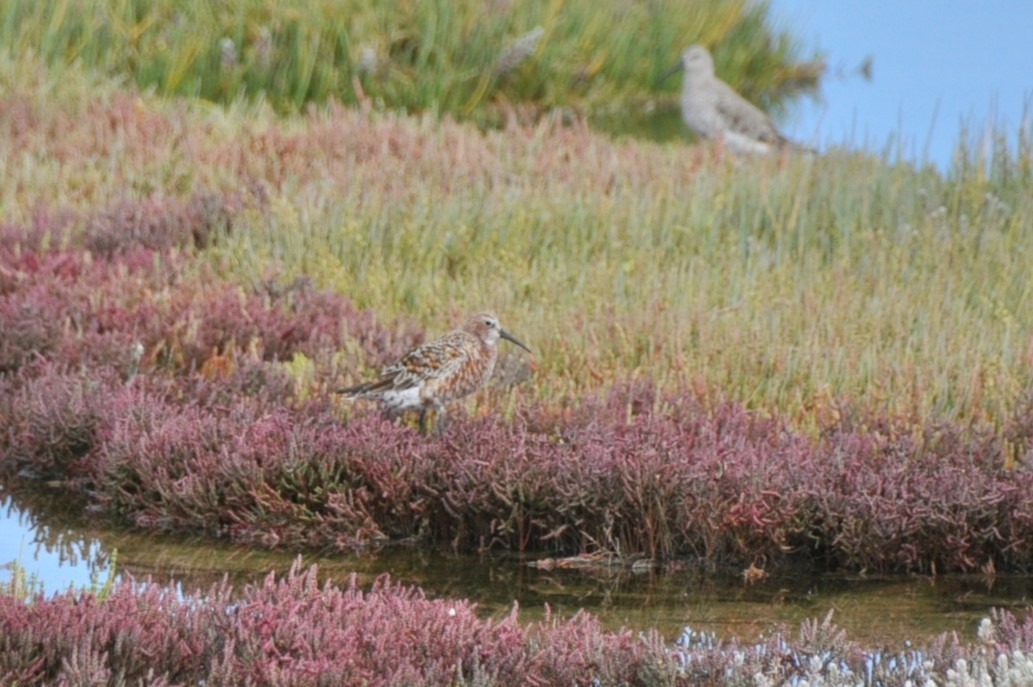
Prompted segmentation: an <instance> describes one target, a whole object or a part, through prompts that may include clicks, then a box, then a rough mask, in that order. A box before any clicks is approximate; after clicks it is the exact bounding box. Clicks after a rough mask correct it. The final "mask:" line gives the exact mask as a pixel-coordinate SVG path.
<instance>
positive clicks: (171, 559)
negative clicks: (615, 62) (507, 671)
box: [0, 486, 1033, 645]
mask: <svg viewBox="0 0 1033 687" xmlns="http://www.w3.org/2000/svg"><path fill="white" fill-rule="evenodd" d="M80 511H81V509H80V508H79V507H78V506H77V505H76V504H74V503H69V502H68V501H67V499H64V498H62V497H61V496H54V497H52V498H48V497H46V496H42V497H41V496H40V495H38V494H29V493H24V492H10V491H5V490H4V489H3V487H2V486H0V566H2V567H0V583H6V582H7V581H9V580H10V577H11V570H12V566H11V565H10V564H11V563H12V562H15V561H16V562H17V563H18V565H20V566H21V567H22V568H23V569H24V570H25V571H26V572H27V573H28V574H29V575H30V576H34V577H35V578H36V579H37V580H38V581H39V582H40V583H41V584H42V585H43V587H44V589H45V590H46V591H48V592H53V591H58V590H63V589H65V588H67V587H68V586H69V585H73V586H75V587H83V586H87V585H89V584H90V583H91V580H92V581H103V580H104V579H106V577H107V576H108V571H109V566H110V564H111V558H112V553H113V552H114V551H116V550H117V556H116V558H117V562H116V564H115V568H116V571H117V573H118V574H119V575H123V574H125V573H129V574H132V575H133V576H134V577H135V578H137V579H143V578H145V577H148V576H150V577H151V578H153V579H154V580H156V581H160V582H162V583H167V584H172V585H175V586H176V587H178V588H180V589H182V590H184V591H190V590H196V589H204V588H207V587H208V586H209V585H211V584H213V583H214V582H217V581H218V580H220V579H221V578H222V576H223V574H227V575H229V577H230V579H231V580H232V581H234V582H237V583H243V582H248V581H253V580H259V579H261V578H262V577H264V576H265V575H266V574H268V572H269V571H277V572H284V571H286V570H287V569H288V568H289V567H290V565H291V564H292V562H293V561H294V559H295V556H294V555H293V554H291V553H287V552H280V551H267V550H264V549H258V548H253V547H246V546H235V545H229V544H223V543H218V542H212V541H211V540H207V539H205V540H199V539H192V538H187V537H182V536H173V535H156V534H153V533H144V532H138V531H128V530H115V529H112V528H108V527H106V526H103V525H98V524H97V523H96V522H93V521H91V520H90V519H88V518H85V517H83V516H82V514H81V512H80ZM303 561H304V562H305V563H306V564H309V563H318V564H319V568H320V577H321V578H326V577H329V578H331V579H335V580H340V581H344V580H347V578H348V576H349V575H351V574H352V573H355V574H356V575H357V576H358V579H359V581H360V583H362V584H368V583H369V582H371V581H372V580H373V579H374V578H376V577H377V576H378V575H381V574H383V573H390V574H391V577H392V579H394V580H396V581H399V582H404V583H407V584H415V585H418V586H420V587H422V588H423V589H424V590H425V591H426V593H427V594H428V596H430V597H434V598H443V597H449V598H466V599H470V600H472V601H475V602H476V603H477V604H478V605H479V606H480V608H481V609H482V611H483V612H484V613H486V614H499V615H501V614H505V613H507V612H508V611H509V609H510V608H511V606H512V604H513V602H514V601H516V602H518V603H519V605H520V612H521V617H522V618H523V619H525V620H526V619H534V618H538V617H540V616H541V614H542V612H543V608H544V604H548V605H549V607H550V608H551V609H552V611H553V613H554V614H559V615H561V616H568V615H572V614H574V613H576V612H577V610H578V609H580V608H584V609H586V610H589V611H591V612H592V613H594V614H596V615H597V616H598V617H599V618H600V620H601V622H602V623H603V624H604V625H605V626H607V627H609V628H612V629H616V628H618V627H620V626H625V627H631V628H635V629H646V628H656V629H657V630H659V631H660V632H661V633H662V634H663V635H664V637H665V638H666V639H668V640H672V641H673V640H674V639H675V638H676V637H677V636H678V635H679V634H680V632H681V630H682V628H684V627H685V626H691V627H692V628H694V629H696V630H707V631H713V632H716V633H717V634H718V636H720V637H731V636H738V637H740V638H744V639H754V638H756V637H758V636H759V635H761V634H769V633H771V632H772V631H774V630H776V629H780V628H782V629H788V630H789V631H790V632H792V633H795V632H796V629H797V628H798V626H799V623H800V621H802V620H804V619H807V618H813V617H819V618H820V617H823V616H824V615H825V614H826V613H827V612H828V611H829V610H830V609H831V610H833V611H834V613H835V614H834V620H835V622H836V623H837V624H838V625H840V626H841V627H843V628H845V629H846V630H847V633H848V637H850V638H852V639H855V640H858V641H861V642H863V643H866V644H875V645H879V644H884V643H885V644H893V643H899V642H900V641H901V640H904V639H909V640H912V641H915V642H920V641H922V640H924V639H927V638H930V637H932V636H934V635H937V634H939V633H941V632H947V631H956V632H957V633H958V634H959V636H960V637H962V638H963V639H973V638H974V637H975V628H976V626H977V624H978V622H979V619H980V618H982V617H983V616H985V615H986V613H987V611H988V610H989V609H990V608H992V607H995V606H997V607H1007V608H1013V609H1018V610H1021V609H1024V608H1025V607H1026V606H1028V605H1029V604H1030V603H1033V601H1031V599H1033V578H1031V577H1020V576H1003V575H999V576H997V577H996V578H995V579H993V580H988V579H987V578H985V577H983V576H961V575H948V576H939V577H936V578H929V577H917V576H859V575H853V576H846V575H806V574H798V573H797V574H791V573H787V574H784V575H781V576H779V575H773V576H771V577H769V578H767V579H765V580H763V581H761V582H758V583H755V584H752V585H747V584H745V583H744V582H743V580H742V578H741V577H740V576H738V575H734V574H731V573H728V574H725V575H705V574H702V573H700V572H692V571H685V570H680V571H679V570H675V571H652V572H647V573H639V574H633V573H630V572H622V573H614V574H588V573H585V572H579V571H573V570H554V571H545V570H539V569H536V568H531V567H529V566H528V565H527V563H528V562H529V561H528V560H527V559H521V558H519V557H516V556H513V555H484V556H476V555H454V554H450V553H445V552H437V551H424V550H420V551H411V550H404V551H397V550H394V551H390V552H380V553H377V554H371V555H366V556H340V555H332V556H320V555H313V554H307V555H305V556H304V557H303Z"/></svg>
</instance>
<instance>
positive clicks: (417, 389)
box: [339, 312, 531, 433]
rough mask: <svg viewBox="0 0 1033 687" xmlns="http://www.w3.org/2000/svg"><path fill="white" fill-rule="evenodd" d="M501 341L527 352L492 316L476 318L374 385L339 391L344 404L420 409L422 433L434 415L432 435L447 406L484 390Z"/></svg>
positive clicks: (401, 362)
mask: <svg viewBox="0 0 1033 687" xmlns="http://www.w3.org/2000/svg"><path fill="white" fill-rule="evenodd" d="M499 339H505V340H506V341H512V342H513V343H515V344H516V345H517V346H520V347H521V348H523V349H524V350H525V351H527V352H528V353H530V352H531V349H530V348H528V347H527V346H525V345H524V344H523V343H522V342H521V341H520V340H518V339H517V338H516V337H514V336H513V335H512V334H510V333H509V332H507V331H506V330H505V329H503V328H502V327H501V326H500V325H499V319H498V318H497V317H495V314H494V313H491V312H482V313H480V314H478V315H474V316H473V317H471V318H470V319H468V320H467V321H466V323H465V324H463V326H462V327H460V328H459V329H455V330H453V331H450V332H449V333H447V334H445V335H444V336H442V337H440V338H438V339H434V340H433V341H428V342H427V343H424V344H421V345H419V346H417V347H416V348H414V349H413V350H411V351H409V352H408V353H406V354H405V355H404V356H402V358H401V359H400V360H399V361H398V362H396V363H393V364H391V365H388V366H387V367H385V368H383V369H382V370H381V371H380V377H379V378H377V379H375V380H373V381H372V382H364V383H362V384H356V385H355V386H349V387H345V388H343V389H339V393H342V394H344V396H345V397H346V398H349V399H358V398H368V399H375V400H377V401H380V403H381V404H382V405H383V406H384V407H385V408H387V409H389V410H393V411H398V412H401V411H405V410H411V409H416V408H419V410H420V431H422V432H424V433H426V432H427V413H428V411H430V410H431V409H433V410H434V413H435V416H436V430H437V431H438V432H439V433H440V432H441V430H442V429H443V427H444V418H445V405H446V404H448V403H450V402H452V401H455V400H457V399H460V398H463V397H464V396H468V395H470V394H472V393H473V392H475V391H477V390H478V389H480V388H481V387H482V386H484V385H485V384H486V383H487V381H488V379H489V378H490V377H491V373H492V371H493V370H494V369H495V361H496V359H497V358H498V354H499V351H498V346H497V345H496V344H497V343H498V340H499Z"/></svg>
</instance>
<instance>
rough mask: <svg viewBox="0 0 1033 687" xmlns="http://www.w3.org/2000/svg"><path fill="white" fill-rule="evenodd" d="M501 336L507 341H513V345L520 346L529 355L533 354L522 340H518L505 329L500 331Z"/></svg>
mask: <svg viewBox="0 0 1033 687" xmlns="http://www.w3.org/2000/svg"><path fill="white" fill-rule="evenodd" d="M499 336H501V337H502V338H503V339H505V340H506V341H512V342H513V343H515V344H516V345H517V346H520V348H522V349H524V350H525V351H527V352H528V353H530V352H531V349H530V348H528V347H527V346H525V345H524V342H523V341H521V340H520V339H518V338H516V337H515V336H513V335H512V334H510V333H509V332H507V331H506V330H505V329H500V330H499Z"/></svg>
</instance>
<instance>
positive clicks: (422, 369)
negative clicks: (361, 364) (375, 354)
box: [381, 331, 475, 389]
mask: <svg viewBox="0 0 1033 687" xmlns="http://www.w3.org/2000/svg"><path fill="white" fill-rule="evenodd" d="M471 338H472V337H470V335H469V334H467V333H466V332H463V331H455V332H450V333H448V334H445V335H444V336H442V337H441V338H440V339H435V340H433V341H428V342H427V343H425V344H422V345H420V346H417V347H416V348H414V349H413V350H411V351H409V352H408V353H406V354H405V355H404V356H403V357H402V359H401V360H399V361H398V362H397V363H395V364H394V365H390V366H388V367H385V368H384V369H383V371H382V372H381V374H382V376H383V377H391V378H392V379H393V384H392V387H393V388H395V389H408V388H411V387H414V386H417V385H418V384H420V383H421V382H424V381H426V380H428V379H436V378H439V377H446V376H448V375H450V374H452V372H454V371H455V370H456V369H458V368H460V367H462V366H463V363H464V362H465V361H466V360H467V358H469V357H470V352H471V343H475V342H474V341H471V340H468V339H471Z"/></svg>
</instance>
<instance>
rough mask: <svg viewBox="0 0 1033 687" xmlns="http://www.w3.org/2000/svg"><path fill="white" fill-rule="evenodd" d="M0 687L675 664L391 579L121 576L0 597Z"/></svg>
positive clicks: (587, 673)
mask: <svg viewBox="0 0 1033 687" xmlns="http://www.w3.org/2000/svg"><path fill="white" fill-rule="evenodd" d="M0 637H2V639H0V649H2V651H0V682H3V684H13V683H16V684H20V685H42V684H58V683H60V684H84V683H89V684H104V683H108V682H110V681H112V680H114V679H115V677H116V676H117V678H118V679H119V680H120V681H122V682H125V683H127V684H130V683H131V684H137V683H139V682H140V681H146V682H147V684H205V685H212V686H215V685H237V684H250V685H281V684H292V685H324V684H325V685H369V686H373V685H410V686H412V687H417V686H419V685H445V684H484V685H493V684H496V685H517V684H527V685H560V684H564V685H569V684H591V683H592V681H593V680H597V679H601V680H603V681H602V682H600V684H609V685H617V684H647V680H648V678H649V676H650V675H651V674H652V673H653V672H654V671H656V670H657V669H658V668H660V669H666V670H667V671H668V672H673V669H674V665H675V660H674V658H673V657H672V656H671V655H669V654H668V653H667V652H666V651H665V650H664V648H663V645H662V643H661V642H660V641H659V640H658V639H657V638H656V637H655V636H651V635H647V636H645V637H641V638H640V637H635V636H634V635H632V634H631V633H630V632H617V633H613V632H606V631H604V630H602V629H601V628H600V627H599V625H598V624H597V623H596V622H594V621H593V620H591V619H588V618H579V619H575V620H572V621H557V622H553V621H549V622H545V623H538V624H533V625H530V626H523V625H521V624H520V623H518V621H517V614H516V610H515V609H514V611H513V612H512V613H511V614H510V615H508V616H506V617H504V618H501V619H499V620H493V619H488V618H481V617H479V616H478V614H477V609H476V607H475V606H474V605H472V604H470V603H469V602H466V601H450V600H429V599H427V598H426V597H425V596H424V595H423V593H422V592H421V591H419V590H418V589H414V588H410V587H402V586H399V585H397V584H394V583H392V582H391V581H390V580H389V579H387V578H381V579H380V580H378V581H377V582H375V583H374V584H373V585H372V587H371V588H370V589H369V590H366V591H363V590H361V589H360V588H359V587H358V585H357V584H356V581H355V579H354V578H352V581H351V582H350V583H349V584H348V585H347V586H346V587H343V588H342V587H339V586H335V585H331V584H326V585H325V586H322V587H321V586H319V585H318V583H317V579H316V570H315V569H314V568H310V569H308V570H307V571H301V570H298V569H293V570H292V571H291V572H290V573H289V574H287V575H286V576H285V577H283V578H280V579H277V578H275V577H274V576H272V575H270V576H269V577H268V578H266V580H265V581H264V582H263V583H260V584H253V585H248V586H247V587H245V588H243V589H241V590H234V589H231V588H230V587H228V586H227V585H225V584H223V585H218V586H216V587H214V588H212V589H211V590H210V591H209V592H208V593H207V594H206V595H204V596H203V597H196V598H195V597H186V598H183V597H180V596H177V594H176V593H175V592H174V591H172V590H169V589H168V588H163V587H160V586H157V585H153V584H147V583H145V584H142V585H140V584H136V583H134V582H132V581H126V582H122V583H119V584H117V585H116V586H115V587H114V588H113V589H112V590H111V591H110V593H109V594H107V595H106V596H105V597H104V598H103V599H102V598H98V597H97V596H95V595H92V594H84V595H82V596H79V597H75V596H73V594H72V593H71V592H68V593H65V594H59V595H56V596H53V597H50V598H47V597H43V596H37V597H35V598H33V599H31V600H30V601H26V600H24V599H20V598H16V597H13V596H9V595H0Z"/></svg>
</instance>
